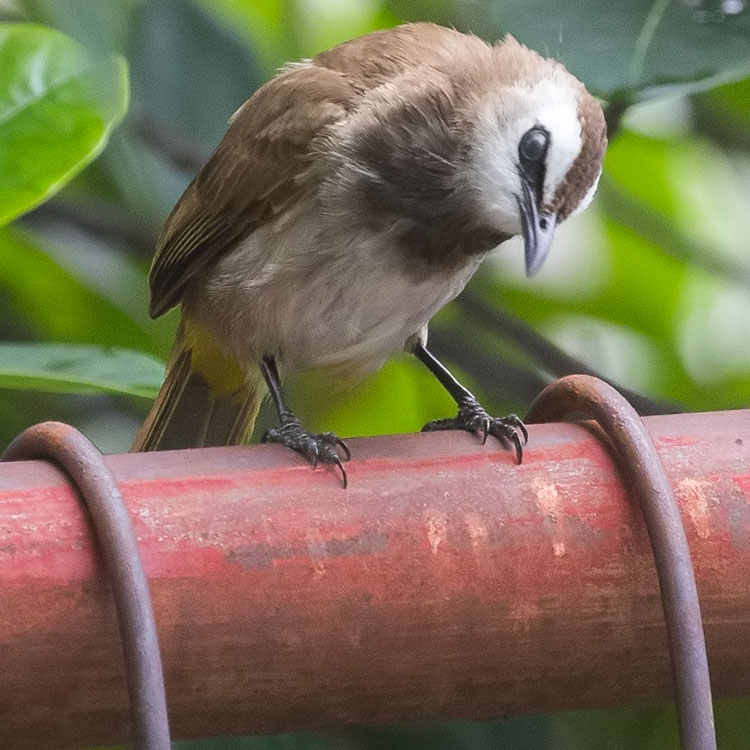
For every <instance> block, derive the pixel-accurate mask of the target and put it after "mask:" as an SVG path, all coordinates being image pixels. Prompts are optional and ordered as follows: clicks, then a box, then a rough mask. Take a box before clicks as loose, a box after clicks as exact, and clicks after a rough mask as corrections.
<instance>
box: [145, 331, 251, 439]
mask: <svg viewBox="0 0 750 750" xmlns="http://www.w3.org/2000/svg"><path fill="white" fill-rule="evenodd" d="M265 394H266V388H265V384H264V382H263V378H262V376H261V374H260V371H259V370H258V371H257V372H255V373H250V375H248V373H247V370H246V369H245V368H242V367H241V366H240V365H239V363H238V362H237V361H236V360H234V359H232V358H229V357H227V356H226V354H224V353H223V352H221V351H219V350H218V349H217V347H216V346H215V345H214V344H213V343H212V341H211V337H210V336H208V335H207V333H206V332H205V330H204V329H202V328H201V327H200V326H197V325H195V324H194V323H188V322H186V321H185V322H183V323H182V324H181V325H180V330H179V331H178V334H177V340H176V341H175V345H174V347H173V349H172V354H171V356H170V358H169V363H168V364H167V372H166V377H165V379H164V384H163V385H162V387H161V390H160V391H159V395H158V396H157V397H156V401H154V405H153V406H152V407H151V411H150V412H149V414H148V416H147V417H146V420H145V422H144V423H143V425H142V426H141V429H140V430H139V431H138V434H137V435H136V438H135V442H134V443H133V446H132V447H131V451H134V452H136V451H156V450H172V449H178V448H201V447H207V446H218V445H238V444H240V443H243V442H245V441H246V440H248V439H249V438H250V435H251V434H252V431H253V427H254V426H255V419H256V417H257V415H258V409H259V408H260V404H261V401H262V400H263V398H264V396H265Z"/></svg>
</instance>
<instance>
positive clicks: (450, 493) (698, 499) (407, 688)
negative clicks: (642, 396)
mask: <svg viewBox="0 0 750 750" xmlns="http://www.w3.org/2000/svg"><path fill="white" fill-rule="evenodd" d="M645 421H646V424H647V427H648V428H649V431H650V433H651V435H652V437H653V438H654V441H655V443H656V446H657V448H658V449H659V453H660V455H661V458H662V460H663V461H664V463H665V466H666V469H667V474H668V476H669V479H670V482H671V483H672V486H673V488H674V490H675V492H676V494H677V497H678V501H679V502H680V505H681V509H682V512H683V517H684V518H685V521H686V526H687V533H688V539H689V542H690V546H691V550H692V553H693V560H694V565H695V571H696V577H697V581H698V588H699V592H700V594H701V604H702V609H703V615H704V623H705V630H706V638H707V644H708V653H709V661H710V665H711V670H712V682H713V687H714V693H715V695H718V696H727V695H750V656H748V655H747V649H745V648H744V644H745V643H747V642H748V640H750V586H749V585H748V580H749V579H748V571H750V411H736V412H722V413H714V414H694V415H679V416H669V417H650V418H647V419H646V420H645ZM529 431H530V438H529V444H528V446H527V448H526V450H525V451H524V463H523V465H522V466H516V465H515V462H514V460H513V456H512V454H511V453H510V452H507V451H503V450H498V449H497V446H496V445H492V444H491V443H489V442H488V444H487V445H485V446H482V445H480V444H479V441H478V440H477V439H476V438H475V437H474V436H472V435H469V434H463V433H432V434H422V435H407V436H393V437H382V438H374V439H366V440H352V441H351V447H352V451H353V453H354V459H353V460H352V462H351V463H350V464H348V466H347V469H348V473H349V489H348V490H346V491H344V490H342V489H341V487H340V485H339V483H338V482H337V481H336V477H335V476H333V475H332V474H330V473H328V472H326V471H324V470H318V471H316V472H311V470H310V468H309V467H308V466H307V465H305V464H304V463H303V462H302V460H301V459H299V460H298V459H297V458H296V457H295V456H293V455H290V454H289V452H287V451H285V450H284V449H282V448H280V447H278V446H257V447H252V448H224V449H207V450H200V451H175V452H168V453H161V454H137V455H124V456H111V457H109V458H108V459H107V463H108V465H109V466H110V468H111V469H112V471H113V473H114V475H115V477H116V478H117V479H118V482H119V484H120V488H121V490H122V492H123V495H124V497H125V500H126V502H127V504H128V507H129V508H130V511H131V513H132V516H133V518H134V522H135V529H136V532H137V535H138V539H139V543H140V546H141V550H142V555H143V559H144V564H145V568H146V571H147V573H148V575H149V579H150V585H151V590H152V594H153V598H154V607H155V611H156V619H157V625H158V627H159V634H160V638H161V644H162V652H163V659H164V667H165V673H166V683H167V693H168V697H169V706H170V718H171V723H172V729H173V734H174V735H175V736H177V737H189V736H209V735H222V734H231V733H239V732H243V733H256V732H257V733H262V732H276V731H291V730H295V729H314V728H319V727H332V726H341V725H343V724H348V723H368V724H374V723H387V722H394V721H400V720H405V719H420V718H426V717H464V718H481V717H490V716H499V715H502V714H508V713H518V712H534V711H547V710H561V709H567V708H579V707H591V706H603V705H612V704H622V703H626V702H632V701H636V700H637V701H639V702H642V701H647V700H655V699H663V698H667V697H669V696H670V695H671V684H670V671H669V656H668V651H667V644H666V636H665V629H664V624H663V616H662V612H661V606H660V602H659V596H658V589H657V582H656V574H655V572H654V569H653V562H652V553H651V549H650V546H649V542H648V538H647V536H646V533H645V529H644V528H643V524H642V521H641V519H640V515H639V511H638V509H637V508H635V507H633V506H632V505H630V504H629V502H628V500H627V497H626V495H625V492H624V491H623V489H622V487H621V485H620V483H619V481H618V480H617V477H616V475H615V473H614V469H613V465H612V462H611V461H610V459H609V457H608V455H607V453H606V451H605V449H604V448H603V447H602V446H601V445H600V443H599V442H598V441H597V440H596V439H595V438H594V437H592V436H591V435H590V434H589V431H588V430H587V428H586V427H580V426H573V425H560V424H558V425H539V426H537V425H533V426H531V427H530V430H529ZM98 571H99V568H98V561H97V559H96V556H95V553H94V552H93V549H92V545H91V542H90V540H89V533H88V528H87V524H86V520H85V518H84V516H83V513H82V511H81V509H80V507H79V504H78V501H77V499H76V498H75V496H74V495H73V493H72V491H71V490H70V489H69V488H68V486H67V484H66V482H65V480H64V478H63V476H62V475H61V474H60V473H59V472H58V471H57V470H56V469H54V468H52V467H50V466H48V465H46V464H44V463H39V462H25V463H19V464H7V465H0V727H2V730H0V731H1V732H2V745H3V747H5V748H32V747H33V748H38V747H43V746H52V745H53V746H55V747H57V748H66V747H77V746H83V745H91V744H97V743H105V742H106V743H113V742H115V741H119V740H122V739H124V738H125V737H126V731H127V729H126V728H127V724H128V708H127V698H126V692H125V686H124V680H123V675H122V667H121V661H120V645H119V643H118V641H117V627H116V622H115V615H114V610H113V606H112V602H111V598H110V595H109V591H108V588H107V584H106V580H105V578H104V576H103V574H102V573H100V572H98Z"/></svg>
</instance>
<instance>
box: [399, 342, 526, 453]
mask: <svg viewBox="0 0 750 750" xmlns="http://www.w3.org/2000/svg"><path fill="white" fill-rule="evenodd" d="M412 351H413V352H414V354H415V355H416V357H417V358H418V359H419V360H420V361H421V362H422V363H424V365H425V366H426V367H427V369H428V370H429V371H430V372H431V373H432V374H433V375H434V376H435V377H436V378H437V379H438V380H439V381H440V384H441V385H442V386H443V388H445V390H446V391H448V393H450V394H451V396H453V398H454V399H455V400H456V403H457V404H458V414H457V415H456V416H455V417H452V418H449V419H436V420H435V421H433V422H428V423H427V424H426V425H425V426H424V427H423V428H422V430H423V431H431V430H468V431H469V432H478V433H480V434H481V435H482V442H483V443H484V442H486V441H487V435H494V436H495V437H496V438H498V440H500V441H501V442H502V443H504V444H507V445H513V446H515V449H516V458H517V460H518V463H519V464H520V463H521V459H522V457H523V446H524V444H525V443H526V441H527V439H528V433H527V432H526V427H525V426H524V424H523V422H522V421H521V420H520V419H519V418H518V417H517V416H516V415H515V414H509V415H508V416H507V417H491V416H490V415H489V414H488V413H487V412H486V411H485V410H484V408H483V407H482V406H481V405H480V404H479V402H478V401H477V400H476V398H474V394H472V393H471V391H469V390H468V389H467V388H465V387H464V386H462V385H461V383H459V382H458V380H456V378H455V377H453V375H452V374H451V373H450V371H449V370H448V369H447V368H446V367H445V365H443V363H442V362H440V360H438V359H437V358H436V357H435V356H434V355H433V354H432V353H431V352H429V351H428V350H427V348H426V347H425V346H424V345H423V344H421V343H416V344H415V346H414V348H413V349H412ZM521 436H523V440H521Z"/></svg>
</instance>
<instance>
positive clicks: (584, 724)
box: [0, 0, 750, 750]
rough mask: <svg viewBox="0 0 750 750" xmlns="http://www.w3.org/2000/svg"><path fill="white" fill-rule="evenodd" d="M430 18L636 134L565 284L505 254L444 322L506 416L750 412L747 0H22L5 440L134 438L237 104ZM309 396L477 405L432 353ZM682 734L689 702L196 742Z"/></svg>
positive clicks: (7, 199)
mask: <svg viewBox="0 0 750 750" xmlns="http://www.w3.org/2000/svg"><path fill="white" fill-rule="evenodd" d="M407 20H432V21H438V22H441V23H446V24H451V25H454V26H456V27H457V28H459V29H461V30H466V31H473V32H475V33H478V34H479V35H480V36H483V37H485V38H487V39H496V38H499V37H500V36H501V35H502V34H504V33H506V32H511V33H513V34H514V35H515V36H517V37H518V38H519V40H520V41H522V42H524V43H526V44H528V45H529V46H532V47H534V48H535V49H537V50H539V51H540V52H542V53H544V54H547V55H550V56H553V57H557V58H558V59H561V60H562V61H563V62H565V64H566V65H567V66H568V67H569V68H570V69H571V70H572V72H573V73H575V74H576V75H577V76H579V77H580V78H581V79H582V80H583V81H584V82H586V84H587V85H588V87H589V88H590V89H591V90H592V91H593V92H594V93H595V94H597V95H598V96H600V97H601V98H602V99H603V101H604V102H606V109H607V116H608V121H609V125H610V128H611V134H612V135H611V145H610V148H609V151H608V154H607V157H606V161H605V167H604V173H603V176H602V180H601V185H600V189H599V193H598V195H597V198H596V199H595V201H594V203H593V205H592V206H591V208H590V209H589V210H588V211H586V212H585V213H584V214H582V215H581V216H579V217H575V218H574V219H571V220H570V221H569V222H568V223H567V224H566V225H564V226H563V227H562V228H561V229H560V230H559V232H558V236H557V239H556V243H555V246H554V248H553V251H552V253H551V255H550V257H549V259H548V261H547V264H546V265H545V267H544V269H543V270H542V272H541V273H540V274H539V275H538V276H537V277H536V278H535V279H533V280H528V279H526V278H525V276H524V273H523V262H522V248H521V244H520V243H517V242H510V243H508V244H507V245H505V246H503V248H502V249H501V250H499V251H498V252H496V254H495V256H494V257H492V258H491V259H490V260H488V261H487V262H486V263H485V265H484V266H483V268H482V269H481V270H480V272H479V273H478V274H477V276H476V277H475V279H474V280H473V281H472V282H471V284H470V285H469V287H468V289H467V290H466V292H465V294H464V295H462V297H461V298H459V300H457V301H456V302H455V303H453V304H451V305H449V306H448V307H447V308H446V309H445V310H443V311H442V312H441V313H440V314H439V315H438V316H437V318H436V319H435V321H434V323H433V325H432V327H431V344H432V348H433V349H434V350H435V352H436V353H437V354H438V355H439V356H442V357H443V358H444V359H445V360H446V361H447V362H448V363H449V364H450V365H451V366H452V367H453V368H454V369H455V371H456V372H457V374H459V375H460V376H461V377H462V378H463V379H464V380H465V381H466V383H467V385H469V386H470V387H472V388H473V389H474V390H475V391H476V392H477V394H478V395H479V396H480V398H481V399H482V400H483V401H484V402H485V403H486V405H488V406H489V407H490V408H491V409H492V410H494V411H495V412H497V413H500V414H504V413H507V412H509V411H516V412H518V413H519V414H523V413H524V411H525V410H526V409H527V407H528V405H529V404H530V402H531V400H532V399H533V397H534V395H535V394H536V393H537V392H538V391H539V390H540V389H541V388H542V387H543V385H544V384H545V383H546V382H548V381H549V380H551V379H553V378H554V377H557V376H560V375H563V374H567V373H569V372H582V371H592V372H596V373H598V374H600V375H602V376H603V377H605V378H607V379H608V380H610V382H613V383H614V384H616V385H617V386H618V387H620V388H621V389H623V390H624V391H625V392H626V393H627V394H628V395H629V397H630V398H631V399H632V400H633V402H634V404H635V405H636V406H637V407H638V408H639V410H640V411H641V412H642V413H654V412H665V411H679V410H686V411H699V410H713V409H731V408H739V407H747V406H748V404H750V335H748V329H749V328H750V283H749V282H750V241H749V239H748V238H749V237H750V205H749V202H748V196H749V195H750V10H749V9H748V3H747V2H745V0H723V2H719V1H718V0H716V1H715V0H710V1H709V0H656V1H655V2H651V1H646V0H632V2H629V3H610V2H608V1H607V0H560V1H559V2H553V1H552V0H548V1H545V0H526V1H525V2H524V0H494V1H493V0H483V1H480V0H474V1H469V0H465V1H463V2H461V1H460V0H411V1H410V0H389V1H387V2H383V1H381V0H106V1H105V0H99V1H98V2H91V0H27V1H24V0H15V1H14V0H0V415H2V416H1V417H0V446H4V445H5V444H6V443H8V442H9V441H10V440H11V439H12V437H13V436H14V435H15V434H17V433H18V432H19V431H20V430H22V429H23V428H25V427H27V426H28V425H30V424H33V423H35V422H37V421H41V420H45V419H60V420H63V421H67V422H69V423H71V424H73V425H75V426H76V427H78V428H80V429H82V430H83V431H84V432H85V433H86V434H87V435H89V437H91V438H92V439H93V440H94V442H96V443H97V445H99V447H100V448H101V449H102V450H103V451H105V452H119V451H125V450H127V449H128V446H129V444H130V442H131V440H132V438H133V436H134V434H135V430H136V428H137V426H138V424H139V423H140V421H141V420H142V419H143V417H144V416H145V414H146V412H147V410H148V408H149V404H150V399H152V398H153V396H154V395H155V393H156V391H157V390H158V386H159V384H160V380H161V376H162V372H163V362H164V360H165V358H166V356H167V354H168V351H169V347H170V345H171V341H172V337H173V335H174V330H175V327H176V324H177V315H176V314H175V313H174V312H173V313H170V314H169V315H167V316H165V317H164V318H162V319H160V320H157V321H152V320H150V319H149V317H148V314H147V306H148V290H147V283H146V276H147V273H148V266H149V262H150V258H151V254H152V251H153V246H154V241H155V238H156V235H157V233H158V230H159V227H160V225H161V223H162V222H163V220H164V219H165V218H166V215H167V214H168V212H169V210H170V209H171V207H172V205H173V204H174V202H175V201H176V200H177V198H178V197H179V195H180V193H181V192H182V190H183V189H184V188H185V186H186V185H187V183H188V181H189V179H190V178H191V176H192V175H193V174H194V173H195V171H197V169H198V167H199V166H200V164H201V163H202V162H203V161H204V160H205V159H206V157H207V156H208V155H209V154H210V153H211V151H212V149H213V148H214V147H215V146H216V145H217V143H218V142H219V140H220V139H221V137H222V135H223V133H224V132H225V128H226V123H227V120H228V118H229V117H230V115H231V114H232V113H233V112H234V111H235V110H236V109H237V108H238V107H239V105H240V104H241V103H242V102H243V101H244V100H245V99H246V98H247V97H248V96H249V95H250V94H251V93H252V92H253V91H254V89H255V88H257V86H258V85H260V84H261V83H262V82H263V81H264V80H266V79H267V78H269V77H270V76H271V75H272V74H273V72H274V70H275V69H276V68H277V67H278V66H279V65H281V64H283V63H284V62H286V61H288V60H295V59H299V58H302V57H307V56H311V55H314V54H315V53H316V52H318V51H320V50H323V49H325V48H327V47H329V46H331V45H333V44H335V43H337V42H340V41H344V40H346V39H348V38H351V37H352V36H356V35H358V34H361V33H365V32H367V31H370V30H373V29H376V28H382V27H387V26H392V25H395V24H397V23H399V22H402V21H407ZM16 23H24V24H28V23H33V24H38V25H41V27H42V28H40V27H38V26H28V25H24V26H15V25H14V24H16ZM19 86H20V87H21V89H23V87H24V86H26V87H27V89H28V90H26V89H24V90H23V91H22V95H20V99H19ZM24 92H25V93H24ZM19 101H21V103H22V106H21V105H19ZM291 385H292V395H291V398H292V401H293V404H294V406H295V407H296V408H297V410H298V412H299V414H300V416H301V417H302V418H303V419H305V420H307V422H308V423H309V425H310V426H311V427H312V428H314V429H317V428H319V429H330V430H334V431H336V432H338V433H339V434H341V435H343V436H347V435H367V434H377V433H384V432H404V431H414V430H418V429H419V428H420V427H421V425H422V424H423V423H424V422H426V421H428V420H429V419H433V418H436V417H440V416H445V415H448V414H450V413H452V411H453V408H454V407H453V405H452V403H451V401H450V398H449V397H447V396H446V395H445V394H444V393H443V392H442V390H441V389H440V386H438V384H437V383H436V382H435V381H434V380H433V379H432V378H431V377H430V376H429V375H427V374H426V373H425V372H423V371H422V370H421V369H420V367H419V366H418V364H417V363H414V362H411V361H409V360H408V359H407V358H398V357H397V358H395V359H394V360H393V361H392V362H390V363H389V364H388V365H387V366H386V367H385V368H384V370H383V371H382V372H381V373H379V374H378V375H376V376H374V377H373V378H371V379H370V380H368V381H366V382H363V383H360V384H357V385H355V386H349V387H347V388H346V389H337V390H335V391H334V392H331V387H330V384H329V383H326V382H319V381H316V380H315V379H314V378H306V379H301V380H300V381H298V382H295V383H293V384H291ZM743 646H744V644H738V648H741V647H743ZM717 721H718V730H719V742H720V746H721V747H724V748H740V747H742V748H744V747H747V744H748V740H747V738H748V737H750V708H749V707H748V704H746V703H744V702H742V701H720V702H719V704H718V707H717ZM676 746H677V739H676V735H675V731H674V714H673V711H671V709H669V708H664V707H656V708H654V707H648V708H629V709H626V710H621V711H598V712H584V713H578V714H563V715H555V716H543V717H529V718H522V719H513V720H508V721H498V722H487V723H464V722H462V723H456V722H453V723H440V724H434V725H429V726H419V727H408V728H399V729H373V730H368V731H364V730H363V731H352V732H346V733H343V734H337V735H336V736H327V737H312V736H301V735H294V736H284V737H275V738H257V739H250V738H243V739H234V740H215V741H205V740H204V741H200V742H197V741H196V742H185V743H178V747H180V748H181V750H188V748H189V749H190V750H199V749H200V750H208V749H209V748H240V747H242V748H263V749H264V750H266V749H269V750H271V749H277V748H278V749H281V748H285V749H286V748H289V749H290V750H292V749H293V750H303V749H305V750H307V749H308V748H309V749H314V750H318V749H319V748H320V749H321V750H322V749H334V748H336V749H342V750H343V749H348V748H351V749H357V748H363V749H368V750H369V749H375V748H377V749H378V750H379V749H380V748H395V749H396V750H398V749H399V748H430V749H432V750H441V749H442V748H472V749H474V748H478V749H483V748H498V747H509V748H520V749H521V750H524V749H525V748H555V749H557V748H602V747H607V748H623V749H626V748H641V749H646V748H659V749H661V748H669V747H676Z"/></svg>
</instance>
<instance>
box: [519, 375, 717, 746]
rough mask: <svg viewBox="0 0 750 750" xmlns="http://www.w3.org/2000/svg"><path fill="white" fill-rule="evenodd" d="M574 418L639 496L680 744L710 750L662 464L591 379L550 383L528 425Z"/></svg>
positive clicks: (614, 395)
mask: <svg viewBox="0 0 750 750" xmlns="http://www.w3.org/2000/svg"><path fill="white" fill-rule="evenodd" d="M573 414H583V415H584V417H585V418H590V419H594V420H596V421H597V422H598V423H599V425H600V426H601V428H602V430H603V431H604V432H605V434H606V435H607V437H608V438H609V439H610V441H611V444H612V445H613V447H614V449H615V458H616V459H617V460H618V463H619V465H620V468H621V471H622V473H623V475H624V478H625V480H626V486H627V487H628V488H629V489H631V490H632V492H633V494H634V496H635V497H637V499H638V503H639V506H640V509H641V512H642V514H643V517H644V519H645V522H646V528H647V530H648V535H649V539H650V540H651V548H652V550H653V553H654V561H655V563H656V572H657V575H658V577H659V589H660V591H661V600H662V607H663V609H664V619H665V621H666V625H667V635H668V638H669V648H670V653H671V657H672V674H673V677H674V681H675V686H676V693H677V714H678V722H679V728H680V740H681V746H682V748H683V750H715V748H716V732H715V728H714V714H713V705H712V702H711V684H710V681H709V674H708V660H707V658H706V643H705V639H704V636H703V623H702V621H701V612H700V605H699V602H698V590H697V588H696V585H695V575H694V573H693V564H692V561H691V558H690V550H689V548H688V544H687V537H686V536H685V528H684V526H683V524H682V518H681V517H680V512H679V509H678V507H677V503H676V501H675V498H674V495H673V493H672V488H671V487H670V485H669V480H668V479H667V475H666V472H665V471H664V466H663V464H662V462H661V460H660V459H659V456H658V454H657V452H656V448H655V447H654V444H653V442H652V440H651V438H650V436H649V434H648V432H647V430H646V427H645V425H644V424H643V422H642V421H641V418H640V417H639V416H638V414H637V412H636V411H635V410H634V409H633V407H632V406H631V405H630V404H629V403H628V402H627V401H626V400H625V399H624V398H623V397H622V396H621V395H620V394H619V393H618V392H617V391H616V390H615V389H614V388H612V387H611V386H610V385H608V384H607V383H605V382H604V381H602V380H599V379H598V378H595V377H592V376H590V375H569V376H568V377H565V378H561V379H560V380H557V381H555V382H554V383H551V384H550V385H548V386H547V387H546V388H545V389H544V390H543V391H542V392H541V393H540V394H539V396H537V398H536V400H535V401H534V403H533V404H532V405H531V409H530V410H529V413H528V415H527V417H526V419H527V421H529V422H554V421H559V420H561V419H564V418H565V417H567V416H570V415H573Z"/></svg>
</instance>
